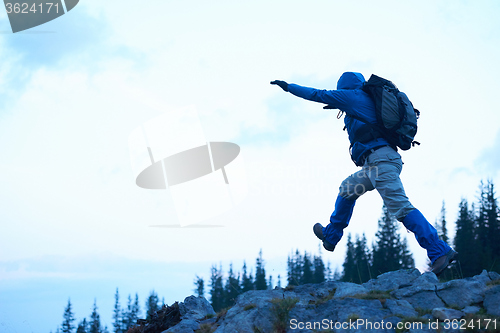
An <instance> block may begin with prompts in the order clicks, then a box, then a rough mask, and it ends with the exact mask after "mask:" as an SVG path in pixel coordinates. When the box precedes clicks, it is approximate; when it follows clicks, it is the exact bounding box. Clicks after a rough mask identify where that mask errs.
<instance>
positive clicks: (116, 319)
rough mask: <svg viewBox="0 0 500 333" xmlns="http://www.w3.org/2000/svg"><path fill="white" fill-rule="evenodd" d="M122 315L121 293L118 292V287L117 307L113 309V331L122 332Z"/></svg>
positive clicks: (116, 294) (116, 295)
mask: <svg viewBox="0 0 500 333" xmlns="http://www.w3.org/2000/svg"><path fill="white" fill-rule="evenodd" d="M122 326H123V323H122V317H121V309H120V294H119V293H118V288H116V293H115V307H114V309H113V332H115V333H122V332H123V330H122Z"/></svg>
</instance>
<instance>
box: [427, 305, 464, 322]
mask: <svg viewBox="0 0 500 333" xmlns="http://www.w3.org/2000/svg"><path fill="white" fill-rule="evenodd" d="M432 316H433V317H434V318H436V319H439V320H445V319H448V320H453V319H460V318H462V317H463V316H464V313H463V312H462V311H458V310H455V309H448V308H435V309H433V310H432Z"/></svg>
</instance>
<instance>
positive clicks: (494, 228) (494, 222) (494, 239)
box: [481, 180, 500, 272]
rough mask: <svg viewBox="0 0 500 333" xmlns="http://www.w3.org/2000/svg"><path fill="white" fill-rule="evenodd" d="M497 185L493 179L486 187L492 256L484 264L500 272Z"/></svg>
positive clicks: (485, 200)
mask: <svg viewBox="0 0 500 333" xmlns="http://www.w3.org/2000/svg"><path fill="white" fill-rule="evenodd" d="M495 195H496V193H495V186H494V184H493V182H492V181H491V180H488V181H487V183H486V185H485V189H484V204H483V205H481V206H482V207H483V209H484V212H483V214H484V216H485V219H486V220H487V226H488V237H487V239H488V241H487V242H488V243H487V248H488V249H487V251H486V252H485V254H489V255H490V257H489V258H488V260H485V261H486V264H487V266H484V267H483V268H485V269H486V270H488V271H496V272H500V211H499V208H498V202H497V199H496V198H495Z"/></svg>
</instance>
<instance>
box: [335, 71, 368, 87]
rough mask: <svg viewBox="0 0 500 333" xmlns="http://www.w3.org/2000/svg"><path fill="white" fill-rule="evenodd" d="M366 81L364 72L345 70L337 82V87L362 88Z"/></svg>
mask: <svg viewBox="0 0 500 333" xmlns="http://www.w3.org/2000/svg"><path fill="white" fill-rule="evenodd" d="M363 83H365V78H364V77H363V74H361V73H356V72H345V73H344V74H342V76H341V77H340V79H339V81H338V82H337V89H360V88H361V87H362V86H363Z"/></svg>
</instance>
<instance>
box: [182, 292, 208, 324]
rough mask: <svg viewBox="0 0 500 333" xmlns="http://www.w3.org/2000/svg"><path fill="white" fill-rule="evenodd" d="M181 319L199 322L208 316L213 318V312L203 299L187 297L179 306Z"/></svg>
mask: <svg viewBox="0 0 500 333" xmlns="http://www.w3.org/2000/svg"><path fill="white" fill-rule="evenodd" d="M179 311H180V313H181V319H182V320H184V319H194V320H201V319H203V318H205V317H207V316H209V315H212V316H214V315H215V311H214V309H213V308H212V306H211V305H210V303H209V302H208V301H207V300H206V299H205V297H201V296H199V297H196V296H189V297H186V298H185V299H184V302H183V303H181V304H179Z"/></svg>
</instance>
